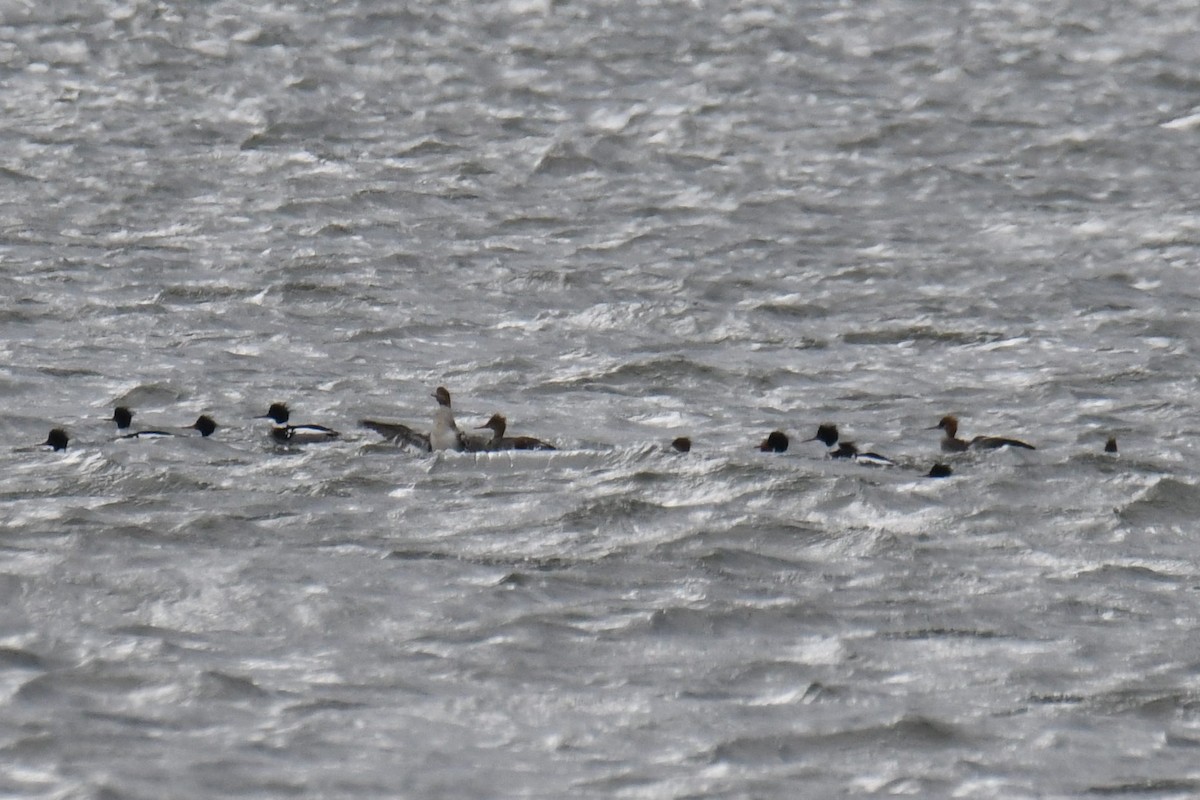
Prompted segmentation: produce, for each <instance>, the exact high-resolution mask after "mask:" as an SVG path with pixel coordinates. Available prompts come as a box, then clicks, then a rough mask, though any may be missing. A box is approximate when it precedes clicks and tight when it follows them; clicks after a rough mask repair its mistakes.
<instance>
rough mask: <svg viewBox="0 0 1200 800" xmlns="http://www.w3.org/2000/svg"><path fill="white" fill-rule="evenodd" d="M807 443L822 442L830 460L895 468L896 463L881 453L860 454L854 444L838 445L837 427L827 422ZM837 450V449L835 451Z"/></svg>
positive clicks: (843, 443)
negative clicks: (843, 459) (835, 459)
mask: <svg viewBox="0 0 1200 800" xmlns="http://www.w3.org/2000/svg"><path fill="white" fill-rule="evenodd" d="M804 441H806V442H821V443H822V444H824V445H825V447H826V448H828V452H829V457H830V458H847V459H851V460H853V461H856V462H858V463H860V464H870V465H872V466H877V467H894V466H896V462H895V461H892V460H891V459H890V458H888V457H887V456H881V455H879V453H860V452H858V447H856V446H855V444H854V442H846V441H843V442H842V443H841V444H838V429H837V425H834V424H832V423H829V422H826V423H824V424H822V425H818V426H817V435H816V436H814V437H812V438H811V439H805V440H804ZM835 448H836V449H835Z"/></svg>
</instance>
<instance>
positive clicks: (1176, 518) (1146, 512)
mask: <svg viewBox="0 0 1200 800" xmlns="http://www.w3.org/2000/svg"><path fill="white" fill-rule="evenodd" d="M1117 517H1118V519H1120V520H1121V522H1123V523H1125V524H1127V525H1131V526H1134V527H1150V526H1153V525H1176V526H1187V527H1188V528H1189V529H1190V528H1191V527H1192V525H1193V523H1194V522H1195V520H1196V519H1198V518H1200V487H1197V486H1196V485H1194V484H1191V483H1186V482H1184V481H1181V480H1178V479H1176V478H1164V479H1163V480H1161V481H1159V482H1158V483H1156V484H1155V485H1154V486H1153V487H1152V488H1151V489H1150V490H1149V491H1148V492H1146V493H1145V494H1144V495H1143V496H1142V497H1141V498H1139V499H1138V500H1135V501H1134V502H1132V503H1129V504H1128V505H1126V506H1124V507H1123V508H1120V509H1119V510H1118V511H1117Z"/></svg>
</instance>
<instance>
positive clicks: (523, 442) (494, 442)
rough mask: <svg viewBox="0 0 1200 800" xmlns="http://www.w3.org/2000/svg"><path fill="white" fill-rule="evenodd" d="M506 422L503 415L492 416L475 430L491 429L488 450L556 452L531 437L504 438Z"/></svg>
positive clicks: (539, 440) (550, 446)
mask: <svg viewBox="0 0 1200 800" xmlns="http://www.w3.org/2000/svg"><path fill="white" fill-rule="evenodd" d="M507 427H508V420H507V419H505V417H504V415H503V414H492V416H491V417H490V418H489V419H488V421H487V422H485V423H483V424H482V425H480V426H479V427H478V428H476V430H483V429H485V428H487V429H491V431H492V438H491V439H490V440H488V441H487V449H488V450H556V449H557V448H556V447H554V445H551V444H547V443H546V442H543V441H542V440H541V439H535V438H533V437H532V436H505V435H504V430H505V429H506V428H507Z"/></svg>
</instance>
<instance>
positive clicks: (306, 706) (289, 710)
mask: <svg viewBox="0 0 1200 800" xmlns="http://www.w3.org/2000/svg"><path fill="white" fill-rule="evenodd" d="M369 708H371V704H369V703H357V702H353V701H348V700H337V699H334V698H323V699H319V700H310V701H307V702H304V703H296V704H294V705H289V706H285V707H284V708H283V713H284V714H286V715H288V716H294V717H310V716H314V715H317V714H325V713H330V712H335V713H345V712H361V711H364V710H367V709H369Z"/></svg>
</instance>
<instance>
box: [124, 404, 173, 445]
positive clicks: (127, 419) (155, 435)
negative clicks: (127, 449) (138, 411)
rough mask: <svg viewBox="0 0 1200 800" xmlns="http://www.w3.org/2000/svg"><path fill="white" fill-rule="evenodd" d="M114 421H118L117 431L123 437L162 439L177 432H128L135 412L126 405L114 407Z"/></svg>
mask: <svg viewBox="0 0 1200 800" xmlns="http://www.w3.org/2000/svg"><path fill="white" fill-rule="evenodd" d="M112 419H113V422H115V423H117V433H119V434H120V435H121V438H122V439H161V438H163V437H164V436H174V435H175V434H173V433H170V432H168V431H134V432H132V433H127V432H126V431H128V430H129V426H130V425H132V424H133V412H132V411H130V410H129V409H128V408H127V407H125V406H117V407H116V408H114V409H113V415H112Z"/></svg>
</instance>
